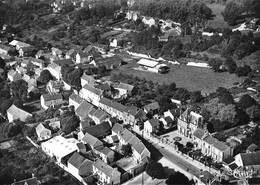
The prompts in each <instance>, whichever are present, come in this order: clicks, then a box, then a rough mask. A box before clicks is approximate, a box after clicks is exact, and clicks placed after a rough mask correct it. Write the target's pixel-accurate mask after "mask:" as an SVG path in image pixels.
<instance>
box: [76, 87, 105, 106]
mask: <svg viewBox="0 0 260 185" xmlns="http://www.w3.org/2000/svg"><path fill="white" fill-rule="evenodd" d="M79 95H80V97H81V98H83V99H85V100H87V101H88V102H90V103H92V104H93V105H95V106H98V103H99V100H100V99H101V98H102V97H103V92H102V90H100V89H97V88H95V87H93V86H92V85H89V84H85V85H84V86H83V88H82V89H81V90H80V92H79Z"/></svg>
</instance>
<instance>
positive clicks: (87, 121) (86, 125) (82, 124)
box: [80, 119, 90, 129]
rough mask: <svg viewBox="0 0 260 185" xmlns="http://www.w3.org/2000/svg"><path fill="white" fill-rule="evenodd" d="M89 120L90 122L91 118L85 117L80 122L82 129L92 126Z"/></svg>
mask: <svg viewBox="0 0 260 185" xmlns="http://www.w3.org/2000/svg"><path fill="white" fill-rule="evenodd" d="M89 122H90V119H84V120H82V121H81V122H80V125H81V127H82V129H85V128H88V127H90V124H89Z"/></svg>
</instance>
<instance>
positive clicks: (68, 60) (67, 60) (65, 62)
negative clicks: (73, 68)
mask: <svg viewBox="0 0 260 185" xmlns="http://www.w3.org/2000/svg"><path fill="white" fill-rule="evenodd" d="M53 63H55V64H57V65H59V66H63V65H66V64H68V65H72V64H74V62H73V61H72V59H70V58H69V59H60V60H54V61H53Z"/></svg>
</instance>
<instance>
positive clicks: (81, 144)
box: [77, 142, 86, 150]
mask: <svg viewBox="0 0 260 185" xmlns="http://www.w3.org/2000/svg"><path fill="white" fill-rule="evenodd" d="M77 147H78V149H79V150H84V149H86V146H85V145H84V144H83V143H82V142H80V143H77Z"/></svg>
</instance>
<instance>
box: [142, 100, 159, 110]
mask: <svg viewBox="0 0 260 185" xmlns="http://www.w3.org/2000/svg"><path fill="white" fill-rule="evenodd" d="M159 108H160V106H159V104H158V102H153V103H150V104H148V105H145V106H144V109H145V110H147V111H150V110H157V109H159Z"/></svg>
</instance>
